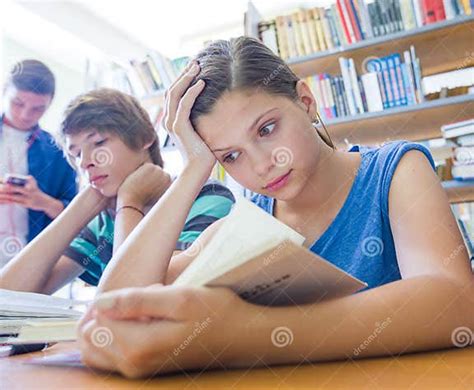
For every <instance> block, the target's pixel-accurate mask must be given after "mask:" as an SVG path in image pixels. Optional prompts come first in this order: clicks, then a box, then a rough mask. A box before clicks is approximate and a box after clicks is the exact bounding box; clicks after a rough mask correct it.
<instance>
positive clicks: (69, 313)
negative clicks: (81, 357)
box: [0, 289, 87, 344]
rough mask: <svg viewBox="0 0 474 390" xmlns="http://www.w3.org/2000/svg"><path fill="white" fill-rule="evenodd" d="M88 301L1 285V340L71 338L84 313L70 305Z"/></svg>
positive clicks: (50, 340) (10, 342) (73, 336)
mask: <svg viewBox="0 0 474 390" xmlns="http://www.w3.org/2000/svg"><path fill="white" fill-rule="evenodd" d="M86 303H87V302H84V301H77V300H72V299H64V298H59V297H54V296H49V295H44V294H36V293H29V292H21V291H12V290H4V289H0V343H5V344H20V343H21V344H23V343H37V342H53V341H66V340H74V339H75V338H76V336H75V327H76V323H77V321H78V320H79V318H80V316H81V315H82V314H83V313H82V311H80V310H75V309H73V307H76V306H83V305H84V304H86Z"/></svg>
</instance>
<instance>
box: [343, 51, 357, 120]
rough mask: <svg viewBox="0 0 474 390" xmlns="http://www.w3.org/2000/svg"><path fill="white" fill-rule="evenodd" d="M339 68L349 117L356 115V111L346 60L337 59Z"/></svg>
mask: <svg viewBox="0 0 474 390" xmlns="http://www.w3.org/2000/svg"><path fill="white" fill-rule="evenodd" d="M339 66H340V68H341V73H342V80H343V81H344V89H345V91H346V97H347V102H348V105H349V112H350V114H351V115H355V114H357V109H356V105H355V99H354V92H353V90H352V86H351V77H350V74H349V66H348V61H347V59H346V58H344V57H339Z"/></svg>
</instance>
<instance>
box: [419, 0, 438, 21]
mask: <svg viewBox="0 0 474 390" xmlns="http://www.w3.org/2000/svg"><path fill="white" fill-rule="evenodd" d="M421 11H422V13H423V24H430V23H434V22H436V16H435V11H434V7H433V0H421Z"/></svg>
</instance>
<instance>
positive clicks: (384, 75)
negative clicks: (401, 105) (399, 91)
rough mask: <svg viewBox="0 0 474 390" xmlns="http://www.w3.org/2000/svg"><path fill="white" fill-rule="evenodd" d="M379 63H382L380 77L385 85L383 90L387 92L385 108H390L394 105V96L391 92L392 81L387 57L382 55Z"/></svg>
mask: <svg viewBox="0 0 474 390" xmlns="http://www.w3.org/2000/svg"><path fill="white" fill-rule="evenodd" d="M380 63H381V65H382V79H383V83H384V85H385V91H386V92H387V108H392V107H394V106H395V98H394V94H393V88H392V81H391V79H390V71H389V69H388V68H389V66H388V60H387V57H382V58H381V59H380Z"/></svg>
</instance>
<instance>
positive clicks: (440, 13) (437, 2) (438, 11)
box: [431, 0, 446, 22]
mask: <svg viewBox="0 0 474 390" xmlns="http://www.w3.org/2000/svg"><path fill="white" fill-rule="evenodd" d="M431 1H432V3H433V7H434V12H435V18H436V21H437V22H439V21H441V20H446V12H445V10H444V4H443V0H431Z"/></svg>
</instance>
